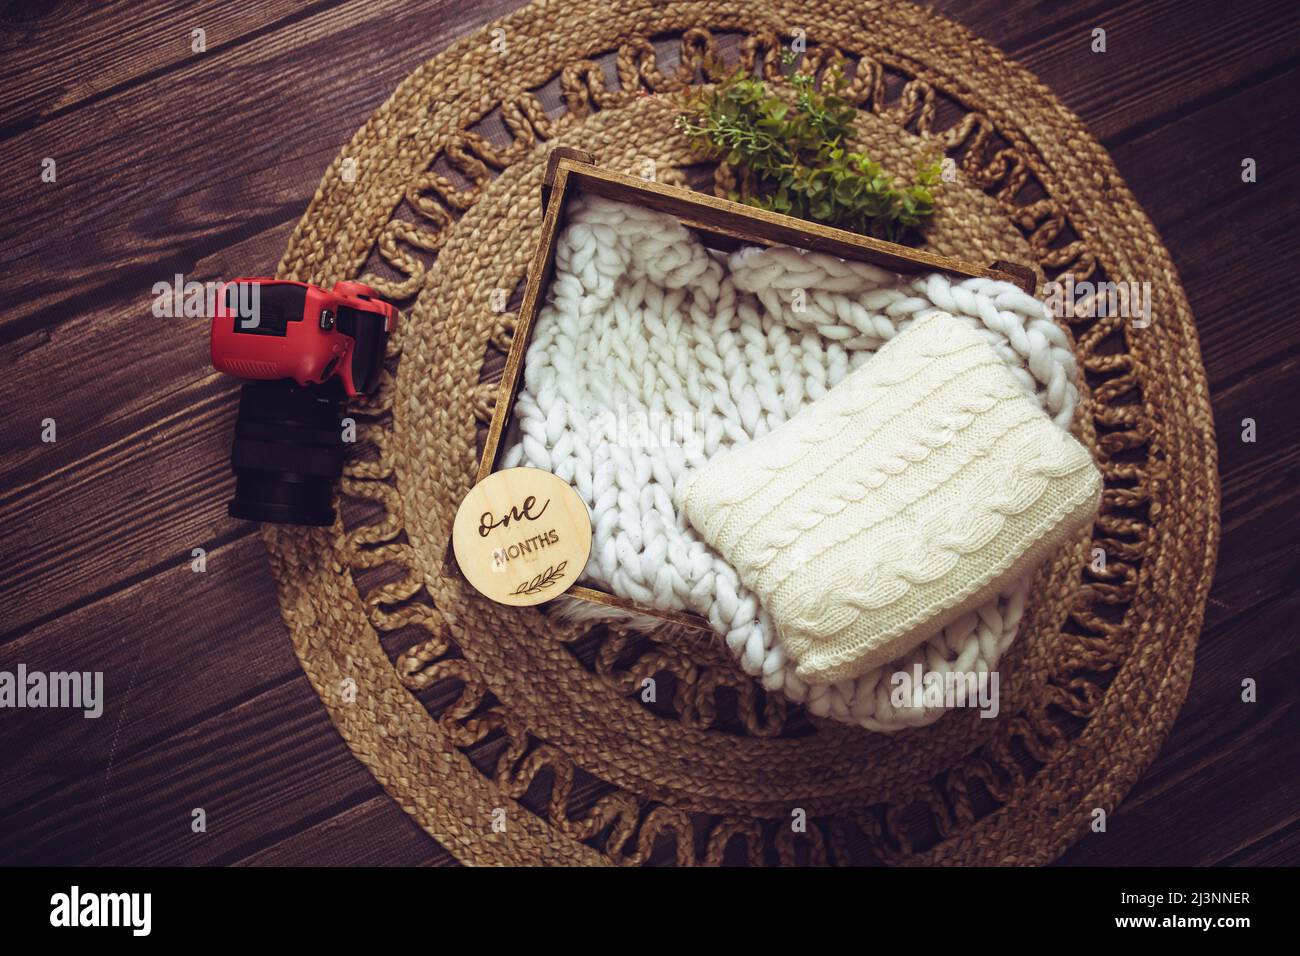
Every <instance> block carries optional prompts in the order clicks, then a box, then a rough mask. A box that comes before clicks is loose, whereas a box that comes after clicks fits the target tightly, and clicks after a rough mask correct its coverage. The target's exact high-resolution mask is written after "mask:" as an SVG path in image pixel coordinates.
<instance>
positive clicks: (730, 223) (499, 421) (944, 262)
mask: <svg viewBox="0 0 1300 956" xmlns="http://www.w3.org/2000/svg"><path fill="white" fill-rule="evenodd" d="M580 193H592V194H595V195H598V196H603V197H605V198H607V199H613V200H617V201H620V202H626V203H631V204H633V205H636V206H641V207H644V208H646V209H653V210H655V211H656V212H661V213H667V214H668V215H671V216H674V217H675V218H676V219H677V220H678V221H679V222H680V223H681V224H682V225H683V226H685V227H686V228H687V229H689V230H690V231H691V232H693V233H695V235H696V236H698V237H699V239H700V241H701V242H703V243H704V245H705V246H707V247H709V248H711V249H717V250H721V251H724V252H731V251H734V250H735V249H736V248H738V247H739V246H742V245H760V246H778V245H779V246H792V247H795V248H800V249H808V250H812V251H815V252H826V253H830V254H831V255H834V256H838V257H840V258H841V259H854V260H857V261H860V262H868V263H871V264H873V265H877V266H880V267H882V268H885V269H889V270H891V271H893V272H898V273H903V274H915V273H925V272H948V273H953V274H956V275H961V276H972V277H979V276H983V277H988V278H991V279H1001V280H1003V281H1006V282H1012V283H1015V284H1016V285H1018V286H1019V287H1020V288H1022V289H1024V290H1025V291H1026V292H1028V293H1029V294H1031V295H1032V294H1033V293H1034V291H1035V283H1036V279H1035V274H1034V272H1033V270H1032V269H1030V268H1029V267H1027V266H1024V265H1020V264H1018V263H1012V262H1005V261H1001V260H999V261H998V262H994V263H993V264H992V265H991V266H989V267H987V268H985V267H983V266H979V265H976V264H975V263H973V262H965V261H962V260H960V259H950V258H948V257H946V256H938V255H935V254H934V253H931V252H924V251H922V250H919V249H910V248H908V247H906V246H900V245H896V244H894V243H891V242H884V241H882V240H879V239H872V238H869V237H867V236H860V235H858V234H856V233H852V232H846V231H844V230H842V229H834V228H832V227H830V226H824V225H821V224H820V223H815V222H808V221H806V220H803V219H795V218H792V217H790V216H782V215H779V214H778V213H772V212H767V211H766V210H762V209H756V208H754V207H753V206H745V205H742V204H740V203H735V202H731V201H729V200H726V199H719V198H718V197H716V196H711V195H708V194H707V193H701V192H696V191H694V190H690V189H681V188H678V187H676V186H666V185H663V184H661V183H655V182H647V181H646V180H643V179H639V178H637V177H635V176H628V175H624V174H623V173H616V172H611V171H610V170H607V169H601V168H600V167H598V166H596V165H595V163H594V158H593V157H592V156H591V154H589V153H586V152H583V151H582V150H576V149H570V148H566V147H557V148H556V149H554V150H552V151H551V154H550V159H549V160H548V162H547V167H546V175H545V178H544V180H543V185H542V204H543V207H544V209H545V217H544V219H543V221H542V238H541V240H540V242H539V243H538V245H537V251H536V253H535V254H534V255H533V261H532V264H531V265H530V266H529V269H528V281H527V283H526V285H525V287H524V298H523V302H522V304H521V305H520V308H519V321H518V324H517V325H516V327H515V333H514V339H513V341H512V343H511V347H510V354H509V355H508V356H507V358H506V365H505V371H504V372H503V373H502V376H501V384H500V386H499V388H498V391H497V399H496V409H495V411H494V412H493V415H492V423H491V425H490V426H489V428H488V434H487V443H486V445H485V446H484V448H483V457H482V460H481V461H480V463H479V469H478V477H477V481H482V480H483V479H484V478H486V477H487V476H488V475H490V474H491V473H492V472H493V471H495V470H496V467H497V460H498V458H499V457H500V453H501V450H502V449H501V439H502V436H503V435H504V434H505V433H506V429H507V428H508V427H509V424H510V414H511V412H512V411H513V410H514V404H515V395H516V393H517V392H518V389H519V381H520V378H521V377H522V375H523V371H524V356H525V355H526V353H527V350H528V344H529V342H530V341H531V340H532V333H533V324H534V322H535V321H536V320H537V314H538V312H539V311H540V310H541V307H542V304H543V303H544V302H545V301H546V289H547V286H548V285H549V283H550V281H551V276H552V274H553V271H554V266H555V241H556V238H557V237H558V236H559V233H560V231H561V230H562V229H563V228H564V226H565V225H566V224H567V216H566V214H565V209H566V206H567V204H568V201H569V199H570V198H571V197H572V196H574V195H577V194H580ZM448 563H449V565H451V566H453V567H454V557H453V556H452V549H450V548H448ZM565 595H566V596H569V597H575V598H579V599H581V600H584V601H592V602H594V603H597V604H604V605H608V606H611V607H617V608H622V609H624V610H628V611H635V612H637V613H639V614H647V615H650V616H652V617H658V618H662V619H663V620H666V621H672V622H675V623H678V624H684V625H686V626H688V627H694V628H701V629H706V630H707V629H709V624H708V622H707V621H705V619H704V618H702V617H700V616H699V615H696V614H689V613H685V612H682V611H663V610H659V609H657V608H651V607H646V606H645V605H643V604H639V603H637V602H635V601H631V600H629V599H627V598H624V597H620V596H619V595H617V594H611V593H610V592H608V591H602V590H599V589H597V588H590V587H584V586H582V585H575V586H574V587H572V588H570V589H569V590H568V591H566V592H565Z"/></svg>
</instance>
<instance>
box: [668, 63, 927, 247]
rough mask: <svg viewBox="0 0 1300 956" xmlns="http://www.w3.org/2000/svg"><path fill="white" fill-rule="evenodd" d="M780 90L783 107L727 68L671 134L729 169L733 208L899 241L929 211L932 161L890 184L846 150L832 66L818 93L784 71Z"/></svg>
mask: <svg viewBox="0 0 1300 956" xmlns="http://www.w3.org/2000/svg"><path fill="white" fill-rule="evenodd" d="M790 83H791V85H792V86H793V87H794V92H795V95H794V105H793V106H791V104H790V103H789V102H787V100H786V99H783V98H782V97H780V96H777V95H776V94H774V93H771V92H769V91H768V89H767V85H766V84H765V83H764V82H763V81H762V80H760V79H756V78H754V77H753V76H749V75H745V74H743V73H741V72H739V71H737V72H735V73H732V74H731V75H730V76H729V77H728V78H727V79H726V80H724V81H723V82H721V83H719V84H717V85H715V86H711V87H699V88H696V89H695V90H693V91H691V92H688V93H687V94H686V96H685V98H684V101H683V103H684V112H683V113H682V114H681V115H680V116H678V117H677V127H678V129H680V130H681V131H682V132H684V133H685V134H686V135H687V137H688V138H689V139H690V140H691V144H692V146H694V147H695V149H696V150H697V151H699V152H701V153H703V154H704V155H705V156H707V157H708V158H710V159H717V160H721V161H723V162H725V163H726V164H727V165H728V166H731V167H732V168H733V170H734V171H735V173H736V185H737V188H736V190H734V191H733V192H732V193H731V195H730V196H729V198H730V199H732V200H733V201H736V202H743V203H747V204H749V205H751V206H757V207H759V208H760V209H770V210H772V211H773V212H779V213H784V214H786V215H789V216H797V217H799V218H801V219H810V220H813V221H814V222H821V223H825V224H827V225H831V226H838V227H839V228H841V229H850V230H853V231H854V232H859V233H862V234H864V235H871V236H876V237H878V238H882V239H886V240H889V241H890V242H903V241H906V240H908V239H909V238H910V237H911V236H912V235H913V234H914V233H916V232H917V231H918V230H919V229H920V228H921V227H922V226H923V225H924V224H925V222H926V221H927V220H928V219H929V218H930V216H931V215H932V214H933V213H934V193H933V191H932V189H933V187H934V186H935V185H936V184H937V183H938V182H939V173H940V162H939V160H937V159H936V160H926V161H923V162H921V163H920V164H918V166H917V169H916V176H915V181H914V183H913V184H912V185H910V186H906V185H903V186H900V185H898V184H896V183H895V182H894V179H893V178H892V177H891V176H890V175H889V174H888V173H886V172H885V171H884V169H883V168H882V167H881V165H880V164H879V163H878V162H876V161H875V160H873V159H871V158H870V157H868V156H866V155H864V154H863V153H858V152H854V151H852V150H850V149H848V148H847V146H846V144H847V142H848V141H849V139H850V137H851V136H852V132H853V119H854V116H855V114H856V110H855V109H854V107H853V105H852V104H851V103H850V102H848V100H846V99H844V97H843V96H842V95H841V93H842V91H843V89H844V86H845V85H846V80H845V78H844V75H843V73H842V72H841V71H840V70H839V69H838V68H836V69H834V70H832V71H831V72H830V73H829V74H828V76H827V77H826V78H825V79H824V80H823V82H822V85H821V87H820V88H818V87H817V85H816V83H815V81H814V79H813V77H811V76H808V75H806V74H800V73H794V74H791V76H790Z"/></svg>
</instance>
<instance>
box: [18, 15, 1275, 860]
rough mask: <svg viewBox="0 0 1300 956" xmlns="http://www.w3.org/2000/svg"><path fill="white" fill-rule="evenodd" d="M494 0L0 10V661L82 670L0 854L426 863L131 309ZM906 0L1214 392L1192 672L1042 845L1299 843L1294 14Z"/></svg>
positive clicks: (339, 137)
mask: <svg viewBox="0 0 1300 956" xmlns="http://www.w3.org/2000/svg"><path fill="white" fill-rule="evenodd" d="M512 6H514V3H513V0H489V2H476V3H473V4H469V3H464V4H457V3H450V2H444V0H402V2H396V0H394V2H369V0H353V2H346V3H334V2H318V3H294V2H288V0H274V2H265V3H257V4H251V3H249V4H234V3H220V4H219V3H195V4H184V3H173V2H166V0H150V2H147V3H127V2H113V3H100V4H87V3H72V2H66V3H59V2H51V3H46V4H33V5H30V12H28V10H27V8H26V7H25V6H24V5H21V4H10V5H6V6H5V8H4V12H3V13H0V17H4V18H6V19H5V20H4V21H3V22H0V46H2V47H3V49H4V54H3V58H2V59H0V76H2V77H3V80H2V83H3V86H2V88H3V90H4V95H3V97H0V168H3V171H4V175H3V177H0V209H3V210H4V217H3V227H2V229H3V242H0V260H2V263H3V267H2V268H0V292H2V294H0V303H2V305H0V375H2V378H3V383H4V384H3V396H4V406H5V410H4V414H3V415H0V450H2V451H3V455H2V456H0V474H2V475H3V478H2V480H0V611H2V612H3V613H0V669H8V670H12V669H14V668H15V667H16V665H17V664H18V663H19V662H23V663H25V664H26V665H27V666H28V667H29V668H31V669H41V670H69V669H74V670H102V671H104V672H105V673H106V681H107V682H108V684H109V692H108V706H107V709H106V711H105V713H104V715H103V717H102V718H100V719H98V720H86V719H82V718H81V716H80V715H79V714H76V713H70V712H68V711H59V710H6V711H0V781H3V783H2V785H0V862H11V863H12V862H45V863H99V864H113V863H182V864H184V863H189V864H223V863H259V862H261V863H306V862H315V863H404V864H416V863H433V864H450V863H453V862H454V861H453V859H452V857H451V856H450V855H449V854H448V853H447V852H446V851H445V850H443V849H442V848H441V847H439V846H438V845H437V844H436V843H434V842H433V841H432V840H431V839H429V838H428V837H427V836H425V835H424V833H423V832H422V831H421V830H420V829H419V828H418V827H417V826H416V825H415V824H414V823H412V822H411V820H410V819H409V818H408V817H407V815H406V814H405V813H403V812H402V810H401V809H399V808H398V806H397V804H396V803H394V802H393V801H392V800H391V799H390V798H389V797H388V796H386V795H385V794H384V793H383V791H382V790H381V789H380V787H379V785H378V784H377V783H376V782H375V780H374V779H373V778H372V777H371V776H370V774H369V773H368V772H367V771H366V770H365V769H364V768H363V767H362V766H361V764H360V763H358V762H357V760H356V759H355V758H353V757H352V755H351V753H350V752H349V751H348V749H347V748H346V746H345V745H344V744H343V742H342V740H341V739H340V738H339V736H338V734H337V733H336V732H335V731H334V729H333V727H332V726H331V725H330V723H329V720H328V718H327V717H326V713H325V708H324V707H323V706H322V705H321V703H320V702H319V700H318V699H317V697H316V694H315V693H314V692H313V691H312V689H311V687H310V686H309V685H308V683H307V680H306V678H305V677H304V676H303V674H302V671H301V670H300V669H299V666H298V663H297V661H296V659H295V658H294V655H293V652H292V650H291V649H290V646H289V641H288V637H287V634H286V631H285V628H284V625H283V624H282V623H281V620H280V614H279V607H278V604H277V601H276V596H275V588H274V585H273V582H272V579H271V575H270V571H269V567H268V564H267V560H266V556H265V553H264V551H263V548H262V545H261V542H260V540H259V539H258V537H257V534H256V530H255V529H254V528H253V527H250V526H248V525H245V524H242V523H239V522H236V521H233V520H232V519H230V518H228V517H227V516H226V512H225V504H226V501H227V499H228V497H229V495H230V491H231V486H232V479H231V476H230V473H229V468H228V455H229V442H230V431H231V424H232V421H233V416H234V410H235V406H234V397H235V395H234V391H235V388H236V385H235V383H234V382H232V381H231V380H229V379H226V378H224V377H222V376H220V375H218V374H216V373H215V372H214V371H213V370H212V369H211V367H210V366H209V364H208V358H207V335H206V331H205V327H204V325H203V323H202V321H201V320H197V319H184V318H177V319H161V320H160V319H155V318H153V317H152V316H151V314H150V306H151V303H152V301H153V293H152V291H151V290H152V287H153V285H154V283H156V282H159V281H169V280H170V279H171V277H172V276H173V274H174V273H183V274H184V275H185V277H186V278H187V279H191V278H193V279H199V280H205V279H216V278H218V277H229V276H232V275H235V274H240V273H242V274H250V273H251V274H258V273H270V272H271V271H272V270H273V269H274V268H275V265H276V262H277V260H278V258H279V256H280V253H281V251H282V250H283V248H284V245H285V242H286V240H287V238H288V236H289V233H290V231H291V230H292V228H293V226H294V224H295V223H296V222H297V220H298V218H299V216H300V215H301V214H302V212H303V210H304V209H305V207H306V204H307V201H308V199H309V198H310V196H311V195H312V193H313V191H314V190H315V188H316V185H317V183H318V181H319V179H320V177H321V174H322V172H323V170H324V169H325V168H326V166H327V165H328V164H329V162H330V161H331V160H332V159H333V157H334V156H335V155H336V154H337V153H338V151H339V150H340V148H341V147H342V146H343V144H345V143H346V142H347V141H348V139H349V138H350V137H351V135H352V133H353V132H354V131H355V130H356V129H357V128H358V127H359V126H360V125H361V124H362V123H363V122H364V121H365V120H366V118H367V117H368V116H369V115H370V114H371V113H372V112H373V111H374V110H375V109H376V108H377V107H378V106H379V105H380V103H382V102H383V100H384V99H385V98H386V97H387V96H388V95H389V93H390V92H391V91H392V90H393V88H394V87H395V86H396V85H397V84H398V83H399V82H400V81H401V80H402V78H403V77H405V76H406V75H407V74H408V73H410V72H411V71H412V70H414V69H415V68H416V67H418V66H419V65H420V64H421V63H423V62H424V61H425V60H427V59H428V58H429V57H431V56H432V55H433V54H435V53H437V52H438V51H439V50H441V49H442V48H444V47H445V46H446V45H448V44H449V43H451V42H452V41H453V40H455V39H456V38H458V37H460V36H463V35H465V34H466V33H469V32H471V31H473V30H475V29H477V28H479V27H480V26H481V25H482V24H484V23H485V22H486V21H487V20H488V19H490V18H493V17H496V16H499V15H501V14H503V13H505V12H507V11H508V10H509V9H511V8H512ZM937 6H938V7H940V8H941V9H944V10H945V11H946V12H948V13H949V14H951V15H952V16H954V17H955V18H956V19H958V20H960V21H962V22H963V23H965V24H967V25H968V26H970V27H971V28H973V29H974V30H975V31H976V32H977V33H979V34H981V35H982V36H984V37H985V38H987V39H989V40H991V41H992V42H993V43H995V44H997V45H998V46H1000V47H1001V48H1002V49H1003V50H1005V51H1006V52H1007V53H1008V54H1009V55H1011V56H1012V57H1014V58H1015V59H1017V60H1018V61H1020V62H1021V63H1023V64H1025V65H1026V66H1028V67H1029V68H1030V69H1031V70H1033V71H1034V72H1035V73H1037V74H1038V76H1040V77H1041V78H1042V79H1043V80H1044V81H1045V82H1046V83H1047V84H1048V85H1049V86H1051V87H1052V88H1053V89H1055V90H1056V91H1057V92H1058V93H1059V94H1060V95H1061V96H1062V97H1063V98H1064V100H1065V102H1066V103H1067V104H1068V105H1069V106H1070V107H1071V108H1073V109H1074V110H1076V111H1077V112H1078V113H1079V114H1080V115H1081V116H1082V117H1083V119H1084V120H1085V121H1086V122H1087V124H1088V126H1089V127H1090V128H1091V129H1092V130H1093V132H1094V133H1095V134H1096V135H1097V136H1098V137H1099V138H1100V139H1101V141H1102V142H1103V143H1104V144H1105V146H1106V147H1107V148H1108V149H1109V150H1110V152H1111V154H1112V155H1113V156H1114V158H1115V162H1116V163H1117V165H1118V166H1119V169H1120V172H1121V173H1123V175H1124V177H1125V178H1126V179H1127V180H1128V182H1129V184H1130V185H1131V186H1132V188H1133V190H1134V192H1135V193H1136V194H1137V196H1138V198H1139V199H1140V200H1141V201H1142V203H1143V204H1144V205H1145V207H1146V209H1147V211H1148V212H1149V214H1150V215H1151V217H1152V219H1153V220H1154V221H1155V223H1156V225H1157V227H1158V228H1159V230H1160V232H1161V234H1162V235H1163V237H1164V239H1165V242H1166V243H1167V245H1168V247H1169V249H1170V250H1171V251H1172V253H1173V256H1174V260H1175V262H1176V263H1177V266H1178V268H1179V270H1180V272H1181V275H1182V278H1183V282H1184V284H1185V286H1186V289H1187V293H1188V295H1189V297H1190V299H1191V303H1192V308H1193V310H1194V312H1195V314H1196V316H1197V320H1198V325H1199V328H1200V334H1201V345H1202V348H1203V350H1204V355H1205V365H1206V367H1207V369H1208V371H1209V378H1210V386H1211V389H1212V395H1213V401H1214V410H1215V423H1216V427H1217V429H1218V435H1219V443H1220V466H1221V475H1222V486H1223V545H1222V548H1221V550H1220V557H1219V569H1218V575H1217V578H1216V580H1215V583H1214V589H1213V591H1212V593H1211V597H1210V605H1209V608H1208V611H1207V615H1206V626H1205V632H1204V634H1203V636H1202V638H1201V645H1200V653H1199V655H1198V659H1197V665H1196V673H1195V676H1194V678H1193V681H1192V688H1191V693H1190V695H1189V697H1188V700H1187V704H1186V706H1185V707H1184V709H1183V712H1182V714H1181V716H1180V718H1179V720H1178V722H1177V724H1176V726H1175V727H1174V730H1173V732H1172V735H1171V736H1170V738H1169V740H1168V743H1167V744H1166V746H1165V748H1164V751H1163V753H1162V754H1161V756H1160V758H1159V759H1158V760H1157V761H1156V762H1155V763H1154V764H1153V766H1152V767H1151V768H1150V770H1149V771H1148V772H1147V773H1146V774H1145V776H1144V777H1143V778H1142V780H1141V781H1140V782H1139V784H1138V785H1137V787H1136V788H1135V789H1134V791H1133V792H1132V794H1131V795H1130V796H1129V798H1128V800H1127V801H1125V802H1124V804H1123V805H1122V807H1121V809H1120V811H1119V812H1118V813H1116V814H1114V815H1112V817H1111V819H1110V821H1109V828H1108V832H1107V833H1105V834H1097V835H1092V836H1089V837H1088V838H1086V839H1084V840H1083V841H1082V842H1081V843H1080V844H1078V845H1077V846H1076V847H1074V848H1073V849H1072V850H1071V851H1070V852H1068V853H1067V854H1066V856H1065V857H1064V860H1063V862H1065V863H1074V864H1102V863H1107V864H1164V863H1168V864H1209V863H1234V864H1263V863H1282V862H1290V863H1295V862H1297V861H1300V733H1297V730H1300V720H1298V719H1297V718H1298V717H1300V692H1298V690H1297V688H1298V687H1300V650H1297V646H1296V643H1295V637H1296V620H1297V618H1298V617H1300V597H1298V594H1300V590H1298V589H1297V587H1296V583H1297V579H1298V577H1300V575H1298V574H1297V565H1298V564H1300V558H1298V556H1297V547H1296V541H1297V540H1298V539H1300V482H1298V481H1297V478H1298V477H1300V417H1298V416H1297V415H1296V414H1295V410H1296V402H1295V400H1294V397H1293V394H1292V389H1293V388H1294V387H1295V385H1296V381H1297V371H1300V355H1298V353H1300V320H1297V318H1296V317H1295V313H1294V309H1295V303H1296V302H1297V301H1300V281H1297V274H1298V272H1297V269H1296V267H1295V261H1296V253H1297V251H1298V250H1297V246H1300V242H1298V241H1297V236H1300V230H1297V229H1296V227H1295V220H1296V216H1297V213H1298V212H1300V202H1298V201H1297V199H1296V195H1297V192H1296V188H1295V180H1293V179H1290V178H1289V177H1290V176H1293V175H1296V173H1297V150H1296V142H1297V133H1296V129H1297V125H1298V124H1300V98H1297V97H1296V96H1295V92H1294V91H1295V89H1296V86H1297V83H1300V51H1298V50H1297V47H1296V45H1295V42H1294V38H1295V36H1296V35H1297V30H1300V5H1297V4H1295V3H1294V2H1292V0H1279V2H1266V0H1259V2H1247V3H1236V4H1233V5H1231V6H1230V7H1225V6H1224V5H1222V4H1219V3H1210V2H1202V3H1186V2H1180V0H1156V2H1146V3H1116V4H1105V3H1080V4H1065V3H1052V4H1047V3H1042V2H1031V0H1006V2H991V0H952V2H944V3H940V4H937ZM1095 27H1102V28H1104V29H1105V30H1106V32H1107V46H1108V49H1107V51H1106V52H1105V53H1104V54H1095V53H1093V52H1091V50H1090V44H1091V37H1092V30H1093V28H1095ZM197 28H201V29H202V30H203V31H204V41H205V44H206V50H205V51H204V52H201V53H197V52H194V51H193V49H192V45H193V31H194V30H195V29H197ZM47 157H48V158H51V159H54V160H55V163H56V166H55V171H56V174H57V178H56V181H55V182H53V183H49V182H44V181H43V180H42V177H41V172H42V168H43V165H42V161H43V160H44V159H46V158H47ZM1245 157H1251V158H1254V159H1255V160H1256V162H1257V164H1258V181H1257V182H1254V183H1243V182H1242V177H1241V163H1242V160H1243V158H1245ZM1246 418H1251V419H1254V421H1255V422H1256V428H1257V431H1258V440H1257V441H1255V442H1254V443H1246V442H1243V441H1242V438H1241V436H1242V421H1243V419H1246ZM46 419H53V420H54V422H55V427H56V437H57V441H55V442H53V443H44V442H42V441H41V432H42V428H43V424H42V423H43V422H44V420H46ZM194 548H203V549H204V550H205V552H206V567H207V569H206V571H204V572H202V573H196V572H194V571H192V570H191V553H192V549H194ZM1246 678H1252V679H1253V680H1254V681H1255V682H1256V683H1257V686H1258V702H1257V703H1253V704H1247V703H1243V702H1242V700H1241V693H1242V682H1243V680H1245V679H1246ZM196 808H202V809H203V810H204V812H205V815H206V821H207V831H206V832H205V833H195V832H193V830H192V828H191V821H192V811H193V810H194V809H196Z"/></svg>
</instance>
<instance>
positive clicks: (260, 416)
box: [229, 381, 344, 526]
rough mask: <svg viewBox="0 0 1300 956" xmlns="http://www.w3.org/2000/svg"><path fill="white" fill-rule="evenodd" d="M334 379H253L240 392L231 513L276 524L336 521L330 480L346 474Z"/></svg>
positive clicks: (340, 398)
mask: <svg viewBox="0 0 1300 956" xmlns="http://www.w3.org/2000/svg"><path fill="white" fill-rule="evenodd" d="M343 405H344V395H343V392H342V390H341V389H340V388H339V387H338V386H337V382H331V383H327V384H326V385H318V386H309V387H306V388H304V387H302V386H299V385H296V384H295V383H293V382H291V381H277V382H250V383H249V384H247V385H245V386H244V387H243V388H241V389H240V392H239V417H238V418H237V419H236V420H235V443H234V447H233V449H232V450H231V454H230V464H231V466H232V467H233V468H234V471H235V497H234V500H232V501H231V502H230V505H229V511H230V514H231V516H232V517H235V518H243V519H246V520H248V521H270V522H274V523H277V524H300V525H316V526H323V525H331V524H333V523H334V505H333V492H334V482H335V481H336V480H337V479H338V477H339V475H341V474H342V473H343V434H342V431H341V429H340V422H341V419H342V415H343Z"/></svg>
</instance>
